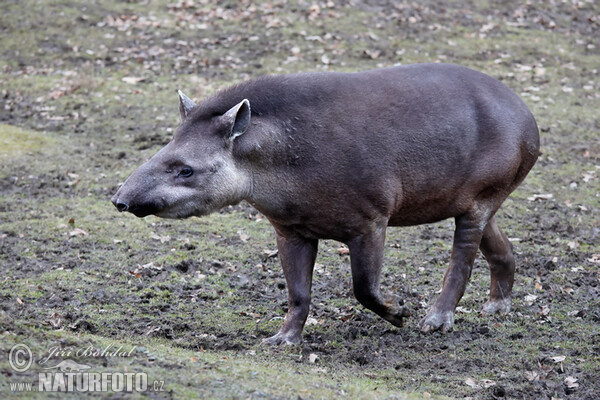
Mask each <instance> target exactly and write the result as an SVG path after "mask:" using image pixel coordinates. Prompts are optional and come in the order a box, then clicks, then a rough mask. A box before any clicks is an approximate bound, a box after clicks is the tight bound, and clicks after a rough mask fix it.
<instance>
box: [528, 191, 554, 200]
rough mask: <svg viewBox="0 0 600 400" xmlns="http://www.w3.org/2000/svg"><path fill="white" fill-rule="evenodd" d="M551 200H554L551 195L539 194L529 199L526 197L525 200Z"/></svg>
mask: <svg viewBox="0 0 600 400" xmlns="http://www.w3.org/2000/svg"><path fill="white" fill-rule="evenodd" d="M552 198H554V195H553V194H552V193H539V194H534V195H533V196H531V197H528V198H527V200H529V201H536V200H550V199H552Z"/></svg>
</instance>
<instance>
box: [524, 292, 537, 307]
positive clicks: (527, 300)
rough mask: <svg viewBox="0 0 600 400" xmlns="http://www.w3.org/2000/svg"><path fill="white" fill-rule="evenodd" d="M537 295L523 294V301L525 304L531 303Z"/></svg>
mask: <svg viewBox="0 0 600 400" xmlns="http://www.w3.org/2000/svg"><path fill="white" fill-rule="evenodd" d="M537 298H538V297H537V296H536V295H534V294H528V295H527V296H525V301H526V302H527V304H529V305H532V304H533V302H534V301H536V300H537Z"/></svg>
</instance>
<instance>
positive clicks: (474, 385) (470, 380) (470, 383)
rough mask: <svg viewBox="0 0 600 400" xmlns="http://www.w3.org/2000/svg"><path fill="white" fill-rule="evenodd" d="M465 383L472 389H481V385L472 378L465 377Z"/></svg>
mask: <svg viewBox="0 0 600 400" xmlns="http://www.w3.org/2000/svg"><path fill="white" fill-rule="evenodd" d="M465 383H466V384H467V386H471V387H472V388H473V389H481V386H479V384H478V383H477V381H476V380H475V379H473V378H467V380H466V381H465Z"/></svg>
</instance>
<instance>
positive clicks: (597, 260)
mask: <svg viewBox="0 0 600 400" xmlns="http://www.w3.org/2000/svg"><path fill="white" fill-rule="evenodd" d="M588 261H589V262H591V263H592V264H600V253H598V254H593V255H592V256H591V257H590V258H588Z"/></svg>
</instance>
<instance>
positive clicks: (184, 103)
mask: <svg viewBox="0 0 600 400" xmlns="http://www.w3.org/2000/svg"><path fill="white" fill-rule="evenodd" d="M177 94H178V95H179V117H180V118H181V120H182V121H183V120H184V119H185V118H186V117H187V116H188V115H189V114H190V111H192V108H194V107H195V106H196V103H194V102H193V100H192V99H190V98H189V97H187V96H186V95H185V94H184V93H183V92H182V91H181V90H178V91H177Z"/></svg>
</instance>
